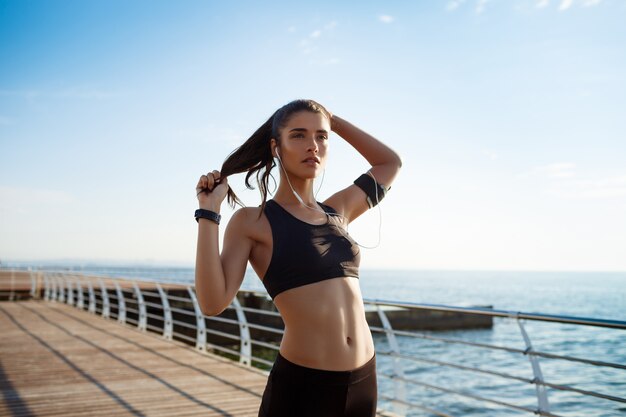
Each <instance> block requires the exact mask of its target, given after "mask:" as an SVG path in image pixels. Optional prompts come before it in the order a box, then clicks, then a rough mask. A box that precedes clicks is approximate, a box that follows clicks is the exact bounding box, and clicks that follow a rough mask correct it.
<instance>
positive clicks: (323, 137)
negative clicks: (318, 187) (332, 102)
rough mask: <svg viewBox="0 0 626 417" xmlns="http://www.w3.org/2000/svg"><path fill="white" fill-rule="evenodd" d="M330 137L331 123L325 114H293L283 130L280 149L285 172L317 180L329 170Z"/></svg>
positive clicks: (307, 112)
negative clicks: (327, 161) (324, 170)
mask: <svg viewBox="0 0 626 417" xmlns="http://www.w3.org/2000/svg"><path fill="white" fill-rule="evenodd" d="M329 134H330V122H329V120H328V119H327V118H326V116H324V115H323V114H322V113H314V112H310V111H301V112H298V113H294V114H292V115H291V117H290V118H289V119H288V120H287V124H286V125H285V126H284V127H283V128H282V129H281V130H280V142H279V143H278V144H277V148H276V151H277V153H278V155H279V156H280V159H281V160H282V163H283V165H284V167H285V169H286V170H287V171H289V172H291V173H293V174H294V175H297V176H299V177H301V178H315V177H316V176H317V174H318V173H320V172H321V171H322V170H323V169H324V167H325V166H326V155H327V151H328V136H329ZM272 143H275V142H274V141H273V142H272Z"/></svg>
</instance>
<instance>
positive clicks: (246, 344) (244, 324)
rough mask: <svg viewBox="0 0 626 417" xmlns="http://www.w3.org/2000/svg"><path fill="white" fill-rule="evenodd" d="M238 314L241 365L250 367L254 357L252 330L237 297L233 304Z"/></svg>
mask: <svg viewBox="0 0 626 417" xmlns="http://www.w3.org/2000/svg"><path fill="white" fill-rule="evenodd" d="M232 304H233V306H234V307H235V311H236V312H237V322H238V323H239V336H240V338H241V345H240V348H239V351H240V355H239V363H241V364H244V365H247V366H250V358H251V357H252V343H251V342H250V328H249V327H248V320H247V319H246V314H245V313H244V311H243V309H242V308H241V304H239V300H238V299H237V297H235V298H234V299H233V302H232Z"/></svg>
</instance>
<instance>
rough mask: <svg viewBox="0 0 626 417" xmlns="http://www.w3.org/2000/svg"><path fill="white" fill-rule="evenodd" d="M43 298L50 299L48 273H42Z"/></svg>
mask: <svg viewBox="0 0 626 417" xmlns="http://www.w3.org/2000/svg"><path fill="white" fill-rule="evenodd" d="M43 285H44V287H43V288H44V290H43V299H44V301H50V280H49V279H48V274H45V273H44V274H43Z"/></svg>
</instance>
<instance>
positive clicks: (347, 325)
mask: <svg viewBox="0 0 626 417" xmlns="http://www.w3.org/2000/svg"><path fill="white" fill-rule="evenodd" d="M274 304H275V305H276V307H277V308H278V310H279V312H280V314H281V316H282V317H283V321H284V322H285V334H284V335H283V340H282V342H281V345H280V353H281V355H282V356H284V357H285V358H286V359H287V360H289V361H291V362H293V363H296V364H298V365H302V366H306V367H309V368H316V369H325V370H332V371H347V370H352V369H355V368H358V367H360V366H361V365H364V364H365V363H367V362H368V361H369V360H370V359H371V358H372V357H373V356H374V341H373V339H372V334H371V333H370V330H369V326H368V324H367V321H366V320H365V310H364V307H363V297H362V295H361V289H360V288H359V281H358V278H352V277H342V278H332V279H327V280H324V281H320V282H316V283H313V284H308V285H304V286H302V287H296V288H292V289H290V290H287V291H285V292H283V293H281V294H278V295H277V296H276V297H275V299H274Z"/></svg>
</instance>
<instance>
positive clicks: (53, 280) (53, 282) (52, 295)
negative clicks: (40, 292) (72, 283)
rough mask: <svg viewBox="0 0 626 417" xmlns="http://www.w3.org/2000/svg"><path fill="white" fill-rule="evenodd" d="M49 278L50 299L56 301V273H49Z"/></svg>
mask: <svg viewBox="0 0 626 417" xmlns="http://www.w3.org/2000/svg"><path fill="white" fill-rule="evenodd" d="M48 278H49V279H50V301H56V299H57V278H56V274H54V273H51V274H50V275H48Z"/></svg>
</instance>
